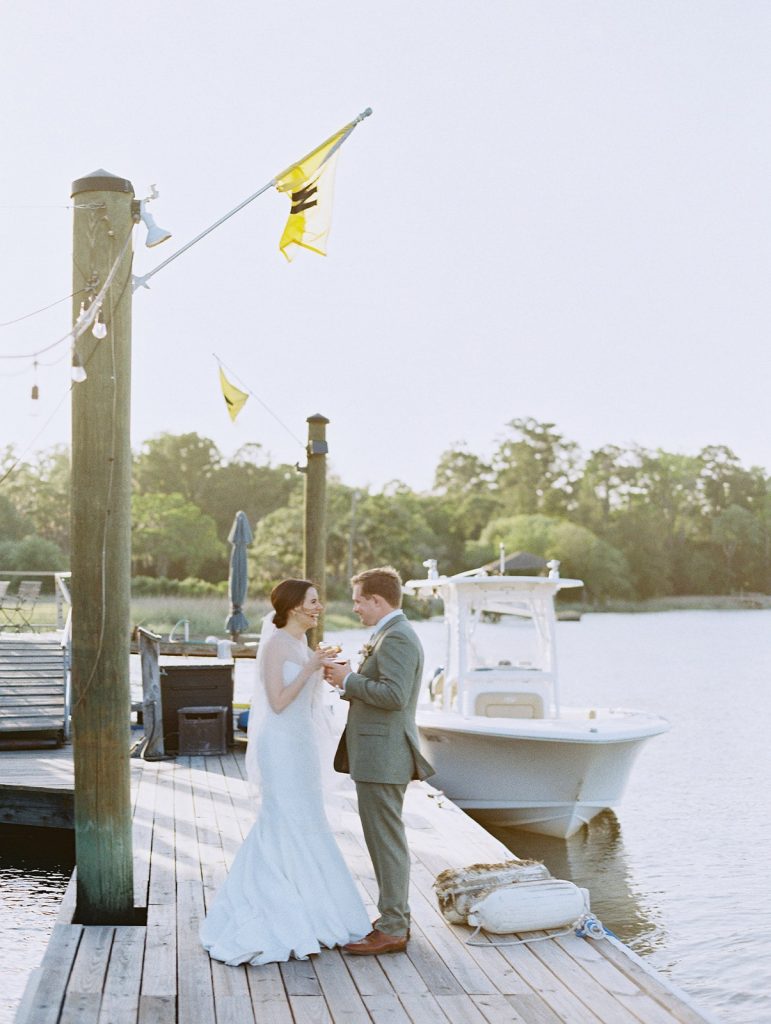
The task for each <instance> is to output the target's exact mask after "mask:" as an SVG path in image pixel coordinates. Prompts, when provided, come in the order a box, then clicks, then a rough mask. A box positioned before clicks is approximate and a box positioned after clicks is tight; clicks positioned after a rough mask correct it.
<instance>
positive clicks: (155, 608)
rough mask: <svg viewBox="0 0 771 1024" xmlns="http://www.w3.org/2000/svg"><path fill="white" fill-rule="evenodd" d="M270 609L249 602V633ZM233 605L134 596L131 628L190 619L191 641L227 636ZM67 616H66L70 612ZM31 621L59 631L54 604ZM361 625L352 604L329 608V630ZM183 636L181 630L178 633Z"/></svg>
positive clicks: (161, 627) (161, 628)
mask: <svg viewBox="0 0 771 1024" xmlns="http://www.w3.org/2000/svg"><path fill="white" fill-rule="evenodd" d="M269 609H270V604H269V602H268V601H266V600H249V601H247V602H246V605H245V607H244V613H245V615H246V617H247V619H248V620H249V630H248V632H249V633H256V634H259V632H260V629H261V628H262V620H263V617H264V616H265V615H266V613H267V612H268V611H269ZM229 610H230V605H229V603H228V601H227V599H226V598H223V597H216V596H206V597H178V596H169V597H157V596H152V597H144V596H142V597H134V598H132V601H131V625H132V627H134V626H144V628H145V629H149V630H151V631H152V632H153V633H159V634H160V635H161V636H168V635H169V633H170V632H171V631H172V629H173V628H174V626H175V625H176V623H178V622H179V621H180V620H181V619H187V620H188V621H189V623H190V626H189V631H190V637H191V639H197V640H202V639H204V638H205V637H207V636H218V637H225V636H227V633H226V632H225V621H226V619H227V617H228V613H229ZM64 614H65V617H66V614H67V609H66V607H65V610H64ZM30 621H31V622H32V625H33V626H34V627H35V628H36V629H38V630H43V629H56V605H55V604H54V602H53V601H38V603H37V605H36V606H35V609H34V611H33V613H32V616H31V619H30ZM358 625H359V621H358V619H357V618H356V617H355V616H354V615H353V613H352V612H351V606H350V602H348V601H330V602H329V604H328V605H327V615H326V628H327V629H352V628H356V627H357V626H358ZM182 635H183V632H182V627H181V626H180V628H179V629H178V630H177V632H176V633H175V636H176V637H180V636H182Z"/></svg>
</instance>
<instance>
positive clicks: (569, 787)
mask: <svg viewBox="0 0 771 1024" xmlns="http://www.w3.org/2000/svg"><path fill="white" fill-rule="evenodd" d="M436 717H437V719H438V718H440V717H441V718H445V719H446V717H447V716H436ZM431 719H432V716H431V715H430V714H428V715H427V714H426V713H424V714H422V715H419V716H418V727H419V733H420V742H421V749H422V752H423V754H424V756H425V757H426V758H427V759H428V760H429V761H430V763H431V764H432V765H433V766H434V768H435V769H436V775H434V776H433V777H432V778H431V780H430V781H431V784H432V785H434V786H436V787H437V788H438V789H441V790H442V791H443V792H444V793H445V794H446V795H447V796H448V797H449V798H450V799H451V800H452V801H453V803H455V804H457V805H458V806H459V807H461V808H463V810H464V811H467V812H468V813H469V814H470V815H471V816H472V817H474V818H476V819H477V820H478V821H480V822H481V823H482V824H488V825H498V826H508V827H513V828H518V829H523V830H525V831H528V832H536V833H538V834H541V835H548V836H555V837H557V838H560V839H567V838H568V837H570V836H571V835H574V834H575V833H576V832H577V831H578V830H579V829H580V828H581V827H582V826H583V825H585V824H587V823H588V822H589V821H591V819H592V818H594V817H595V816H596V815H597V814H599V813H600V812H601V811H602V810H604V809H605V808H607V807H612V806H614V805H615V804H617V803H618V802H619V801H620V799H621V797H622V795H623V792H624V789H625V787H626V783H627V780H628V778H629V774H630V771H631V769H632V765H633V764H634V761H635V759H636V757H637V755H638V753H639V751H640V749H641V747H642V745H643V744H644V743H645V742H646V740H647V739H648V738H650V736H653V735H656V734H657V733H658V732H662V731H663V730H664V729H665V728H666V724H665V723H663V720H658V722H659V723H661V724H657V725H653V724H652V725H651V726H650V727H649V728H647V729H645V728H638V729H627V730H626V732H627V734H626V735H624V734H623V730H619V729H614V730H611V731H609V732H610V734H609V735H606V734H603V731H602V730H601V729H600V730H599V731H598V732H596V733H594V732H593V733H589V732H587V731H580V732H579V731H576V734H575V735H573V736H571V730H570V728H563V729H562V730H557V729H549V728H548V725H549V723H547V722H539V723H532V725H533V726H542V727H545V728H541V731H540V734H538V733H537V732H536V730H535V729H534V730H533V732H534V735H527V726H530V725H531V723H527V724H526V725H525V726H524V727H523V728H520V729H517V728H513V729H512V731H511V732H509V733H508V734H505V732H504V730H505V725H502V726H501V730H500V733H499V734H498V735H496V734H494V733H492V732H491V731H490V729H489V724H491V723H489V720H488V722H486V723H484V725H485V728H484V729H483V731H476V730H474V729H473V727H472V725H471V724H470V723H469V724H467V726H466V727H465V728H464V727H463V726H462V725H461V724H460V723H459V724H458V725H457V726H456V725H455V724H454V723H452V724H440V723H439V722H438V721H434V722H432V721H431Z"/></svg>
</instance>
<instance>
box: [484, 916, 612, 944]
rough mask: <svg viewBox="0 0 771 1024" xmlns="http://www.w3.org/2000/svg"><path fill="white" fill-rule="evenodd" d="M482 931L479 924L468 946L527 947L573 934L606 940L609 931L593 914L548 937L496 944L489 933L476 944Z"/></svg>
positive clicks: (510, 940) (578, 919)
mask: <svg viewBox="0 0 771 1024" xmlns="http://www.w3.org/2000/svg"><path fill="white" fill-rule="evenodd" d="M481 931H482V925H481V924H478V925H477V926H476V928H475V929H474V931H473V932H472V934H471V935H470V937H469V938H468V939H466V945H467V946H526V945H528V944H529V943H531V942H543V941H544V940H545V939H559V938H560V937H561V936H563V935H570V933H571V932H573V933H575V934H576V935H577V936H578V937H579V938H580V939H594V940H595V941H598V940H599V939H604V938H605V935H606V933H607V929H606V928H605V927H604V925H603V924H602V922H601V921H599V920H598V919H597V918H596V917H595V916H594V915H593V914H582V915H581V917H579V918H577V920H575V921H574V922H573V924H571V925H569V926H568V927H567V928H564V929H563V930H562V931H558V932H555V931H550V932H548V933H547V934H546V935H534V936H533V937H532V939H507V940H506V941H500V942H496V941H494V940H493V939H491V938H490V937H489V933H487V932H485V935H486V937H487V938H486V941H482V942H475V941H474V940H475V939H476V937H477V935H479V933H480V932H481Z"/></svg>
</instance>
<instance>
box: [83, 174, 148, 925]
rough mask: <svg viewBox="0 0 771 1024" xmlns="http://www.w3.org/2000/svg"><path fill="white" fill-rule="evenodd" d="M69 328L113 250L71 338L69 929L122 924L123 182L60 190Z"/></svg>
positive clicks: (127, 513)
mask: <svg viewBox="0 0 771 1024" xmlns="http://www.w3.org/2000/svg"><path fill="white" fill-rule="evenodd" d="M72 195H73V198H74V200H75V210H74V230H73V292H74V296H73V323H75V321H76V320H77V317H78V314H79V313H80V309H81V303H82V302H84V303H85V306H86V308H88V306H89V304H90V302H92V301H93V300H94V298H95V296H96V295H97V294H98V293H99V289H100V288H101V287H102V285H103V284H104V283H105V281H106V279H107V277H108V274H109V273H110V270H111V268H112V267H113V266H114V264H115V262H116V260H117V259H118V257H119V256H120V254H121V252H122V253H123V255H122V257H121V258H120V262H119V264H118V267H117V271H116V274H115V276H114V279H113V282H112V284H111V286H110V288H109V290H108V291H107V293H106V295H105V297H104V303H103V306H102V319H103V320H104V323H105V324H106V326H107V335H106V337H104V338H102V339H101V340H99V339H98V338H96V337H95V336H94V334H93V333H92V330H91V328H90V327H89V329H88V330H86V331H85V332H84V333H83V334H81V335H80V337H79V338H77V339H76V340H75V349H74V353H73V355H74V357H77V358H73V365H76V364H77V365H80V366H82V367H83V369H84V370H85V372H86V374H87V377H86V379H85V380H82V381H80V382H79V383H78V382H75V383H73V388H72V496H71V539H72V692H73V705H72V725H73V742H74V760H75V841H76V856H77V866H78V871H77V909H76V914H75V920H76V921H77V922H79V923H81V924H123V925H125V924H130V923H131V922H132V921H133V919H134V899H133V894H134V883H133V863H132V844H131V797H130V766H129V733H130V707H131V696H130V688H129V638H130V604H129V602H130V564H131V534H130V530H131V447H130V422H129V416H130V410H129V403H130V391H131V244H130V242H129V243H128V245H127V244H126V242H127V239H128V238H129V235H130V232H131V230H132V227H133V207H132V201H133V198H134V190H133V187H132V185H131V182H130V181H127V180H126V179H125V178H120V177H116V176H115V175H113V174H109V173H108V172H106V171H101V170H100V171H95V172H94V173H93V174H91V175H89V176H87V177H85V178H80V179H79V180H77V181H75V182H74V183H73V186H72Z"/></svg>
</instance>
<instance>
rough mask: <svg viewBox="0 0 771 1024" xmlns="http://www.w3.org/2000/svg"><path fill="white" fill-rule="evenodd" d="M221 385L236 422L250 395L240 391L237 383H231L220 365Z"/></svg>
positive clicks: (229, 410)
mask: <svg viewBox="0 0 771 1024" xmlns="http://www.w3.org/2000/svg"><path fill="white" fill-rule="evenodd" d="M220 386H221V387H222V394H223V395H224V397H225V405H226V406H227V407H228V412H229V413H230V418H231V420H233V421H234V422H235V418H236V416H238V414H239V413H240V412H241V410H242V409H243V407H244V403H245V402H246V400H247V398H248V397H249V395H247V393H246V392H245V391H240V390H239V389H238V388H237V387H236V386H235V384H231V383H230V381H229V380H228V379H227V377H226V376H225V374H224V372H223V370H222V367H220Z"/></svg>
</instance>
